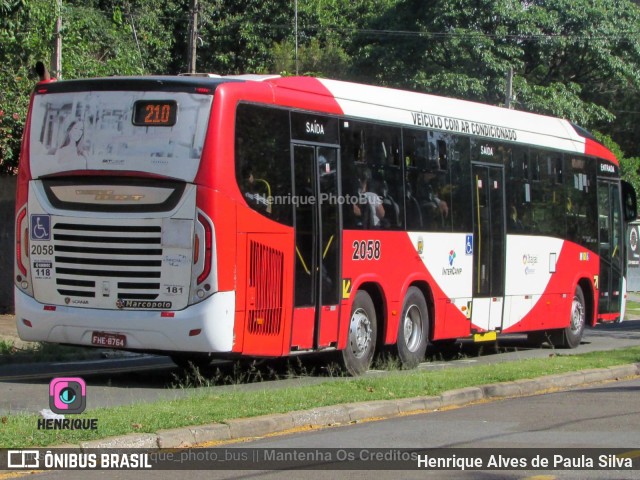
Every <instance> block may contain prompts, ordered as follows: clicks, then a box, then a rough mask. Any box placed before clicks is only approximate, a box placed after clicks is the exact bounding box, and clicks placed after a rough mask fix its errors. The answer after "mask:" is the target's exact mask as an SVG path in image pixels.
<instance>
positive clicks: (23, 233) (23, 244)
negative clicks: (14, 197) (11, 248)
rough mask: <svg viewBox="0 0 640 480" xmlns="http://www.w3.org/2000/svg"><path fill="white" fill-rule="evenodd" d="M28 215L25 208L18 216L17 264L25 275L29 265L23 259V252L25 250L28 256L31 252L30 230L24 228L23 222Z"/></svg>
mask: <svg viewBox="0 0 640 480" xmlns="http://www.w3.org/2000/svg"><path fill="white" fill-rule="evenodd" d="M26 216H27V209H26V208H23V209H22V210H20V212H19V213H18V218H17V219H16V232H17V234H16V265H17V266H18V270H20V273H22V275H23V276H25V277H26V276H27V265H26V263H25V262H24V261H23V258H22V252H23V251H24V255H25V256H26V257H28V254H29V245H28V244H27V241H28V240H27V239H28V238H29V235H28V232H29V231H28V229H27V228H26V227H24V228H23V222H24V221H25V217H26Z"/></svg>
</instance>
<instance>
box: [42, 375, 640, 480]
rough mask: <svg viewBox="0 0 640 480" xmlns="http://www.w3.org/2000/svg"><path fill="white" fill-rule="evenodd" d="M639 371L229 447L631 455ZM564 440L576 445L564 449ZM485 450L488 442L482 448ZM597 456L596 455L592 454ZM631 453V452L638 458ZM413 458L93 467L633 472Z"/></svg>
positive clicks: (490, 475) (440, 474)
mask: <svg viewBox="0 0 640 480" xmlns="http://www.w3.org/2000/svg"><path fill="white" fill-rule="evenodd" d="M639 391H640V379H636V380H631V381H620V382H609V383H603V384H599V385H595V386H591V387H588V388H578V389H574V390H571V391H566V392H558V393H552V394H546V395H536V396H531V397H521V398H512V399H506V400H501V401H495V402H490V403H481V404H475V405H471V406H467V407H463V408H458V409H451V410H444V411H436V412H431V413H427V414H417V415H410V416H406V417H397V418H393V419H389V420H383V421H376V422H368V423H362V424H355V425H349V426H342V427H335V428H327V429H323V430H318V431H313V432H307V433H299V434H293V435H283V436H276V437H268V438H264V439H260V440H257V441H253V442H245V443H242V444H236V445H234V447H256V448H261V449H274V448H289V449H301V448H314V449H317V448H336V447H339V448H357V449H363V448H364V449H374V448H384V449H388V448H409V449H426V448H475V449H480V448H482V449H489V450H488V451H491V452H498V453H499V452H501V451H503V450H500V449H504V448H509V449H511V450H509V452H512V453H513V452H514V450H513V449H515V455H518V452H519V450H518V449H522V448H532V449H543V448H548V449H553V450H554V452H556V451H557V452H558V453H560V454H563V455H566V456H569V455H573V456H574V458H576V457H579V454H580V452H584V451H585V449H589V448H593V449H597V452H598V453H599V452H600V451H602V449H607V448H622V449H625V450H626V451H628V452H629V454H630V455H632V456H633V455H635V456H636V457H637V456H638V451H637V450H634V448H637V447H638V446H639V445H640V405H639V404H638V401H637V399H638V392H639ZM566 448H574V449H577V450H574V451H573V452H569V451H566V450H561V449H566ZM557 449H558V450H557ZM484 452H487V450H484ZM596 458H597V457H596ZM636 461H637V460H636ZM414 463H415V462H413V461H407V462H406V467H403V468H406V469H405V470H401V471H386V470H379V471H373V470H356V471H350V470H348V471H347V470H342V471H337V470H332V469H334V468H335V466H336V465H337V464H336V463H335V462H328V463H324V464H323V462H318V470H312V471H285V472H283V471H276V470H270V471H260V470H254V471H248V470H236V471H223V470H198V471H188V472H184V471H180V472H176V471H153V472H149V471H146V472H141V471H137V472H114V471H108V472H91V478H97V479H102V478H104V479H107V478H109V479H133V478H135V479H142V480H144V479H153V480H173V479H174V478H175V477H176V476H177V475H184V474H185V473H188V475H189V478H190V479H191V480H199V479H203V480H204V479H207V480H209V479H252V480H253V479H256V480H272V479H273V480H275V479H281V478H283V476H285V475H286V476H288V477H291V478H302V479H323V480H326V479H327V478H332V479H333V478H341V479H342V478H344V479H349V480H356V479H364V478H373V477H374V478H376V480H382V479H397V478H402V479H425V478H428V479H465V480H466V479H481V480H484V479H487V480H489V479H491V480H494V479H510V480H511V479H513V480H515V479H530V480H534V479H535V480H554V479H572V480H573V479H575V480H578V479H580V480H596V479H637V478H638V471H637V470H635V471H629V470H626V469H618V470H601V469H587V470H571V469H568V470H562V471H559V470H556V471H554V470H538V471H533V470H520V471H513V470H500V471H497V470H493V471H492V470H488V469H484V470H474V471H464V472H463V471H456V470H447V471H433V470H425V469H421V470H415V469H412V468H413V467H414ZM86 476H87V472H77V471H65V472H46V473H42V474H35V475H32V476H30V478H37V479H43V480H62V479H64V480H75V479H78V480H79V479H84V478H86Z"/></svg>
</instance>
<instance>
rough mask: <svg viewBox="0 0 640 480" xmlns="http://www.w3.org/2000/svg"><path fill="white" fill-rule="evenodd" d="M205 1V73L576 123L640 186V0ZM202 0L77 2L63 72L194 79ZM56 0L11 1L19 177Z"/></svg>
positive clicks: (7, 129) (7, 128)
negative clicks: (195, 14) (437, 100)
mask: <svg viewBox="0 0 640 480" xmlns="http://www.w3.org/2000/svg"><path fill="white" fill-rule="evenodd" d="M297 3H298V37H297V40H298V49H297V57H296V54H295V52H296V48H295V44H296V37H295V33H294V32H295V29H294V2H293V1H289V2H281V1H275V0H263V1H257V0H243V1H239V0H209V1H204V0H200V7H199V40H198V58H197V64H198V70H199V71H205V72H215V73H219V74H237V73H279V74H283V75H292V74H296V72H297V73H299V74H301V75H318V76H324V77H329V78H337V79H343V80H353V81H360V82H364V83H370V84H378V85H385V86H392V87H397V88H404V89H410V90H416V91H422V92H429V93H435V94H441V95H448V96H453V97H458V98H464V99H469V100H476V101H481V102H486V103H490V104H494V105H502V104H504V102H505V89H506V77H505V74H506V72H507V71H508V70H509V68H513V71H514V87H513V88H514V97H515V98H514V101H513V104H512V106H513V108H516V109H520V110H526V111H532V112H538V113H544V114H549V115H554V116H559V117H564V118H567V119H568V120H571V121H573V122H575V123H577V124H579V125H581V126H583V127H585V128H588V129H590V130H593V131H596V132H597V134H598V135H599V138H601V139H602V141H604V142H605V144H606V145H607V146H609V148H611V149H612V150H613V151H614V152H615V153H616V154H617V155H618V157H619V159H620V160H621V163H622V169H623V173H624V175H625V176H626V177H627V178H628V179H629V180H631V181H632V182H633V183H634V184H635V186H636V189H637V190H638V191H640V179H639V178H638V177H639V175H638V166H640V145H639V144H638V142H637V138H640V121H639V119H640V107H638V106H637V105H638V104H639V103H640V8H639V7H638V5H637V3H638V2H632V1H630V0H431V1H428V2H425V1H423V0H375V1H374V0H352V1H349V2H346V1H344V0H298V2H297ZM189 8H190V1H189V0H63V2H62V10H61V14H62V19H63V30H62V39H63V40H62V41H63V48H62V72H61V74H62V75H60V72H57V76H59V77H60V76H62V78H66V79H69V78H80V77H90V76H109V75H139V74H175V73H179V72H183V71H186V66H187V63H188V58H187V43H188V42H187V34H188V31H189V20H190V12H189ZM56 15H57V11H56V1H55V0H0V173H5V174H6V173H8V174H15V173H16V172H17V168H18V167H17V166H18V152H19V147H20V138H21V136H22V128H23V125H24V121H25V115H26V111H27V107H28V102H29V93H30V90H31V89H32V87H33V85H34V82H35V76H34V74H33V72H32V68H33V65H35V62H36V61H37V60H42V61H44V62H45V63H47V64H48V63H49V62H50V61H51V56H52V52H53V44H54V38H53V36H54V25H55V20H56Z"/></svg>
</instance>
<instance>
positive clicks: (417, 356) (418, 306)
mask: <svg viewBox="0 0 640 480" xmlns="http://www.w3.org/2000/svg"><path fill="white" fill-rule="evenodd" d="M428 338H429V310H428V309H427V302H426V301H425V299H424V295H423V294H422V292H421V291H420V289H419V288H417V287H409V290H407V295H406V296H405V297H404V302H403V305H402V316H401V317H400V324H399V325H398V340H397V341H396V349H397V352H398V357H399V359H400V363H401V364H402V367H403V368H415V367H417V366H418V364H419V363H420V362H422V361H423V360H424V356H425V353H426V351H427V343H428Z"/></svg>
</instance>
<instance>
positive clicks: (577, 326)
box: [571, 297, 585, 333]
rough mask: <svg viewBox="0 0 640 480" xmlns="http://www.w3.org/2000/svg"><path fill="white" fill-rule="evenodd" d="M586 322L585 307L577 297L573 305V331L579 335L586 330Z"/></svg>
mask: <svg viewBox="0 0 640 480" xmlns="http://www.w3.org/2000/svg"><path fill="white" fill-rule="evenodd" d="M584 321H585V313H584V305H582V302H580V300H578V298H577V297H573V304H572V305H571V331H572V332H574V333H577V332H579V331H580V330H582V329H583V328H584Z"/></svg>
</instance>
